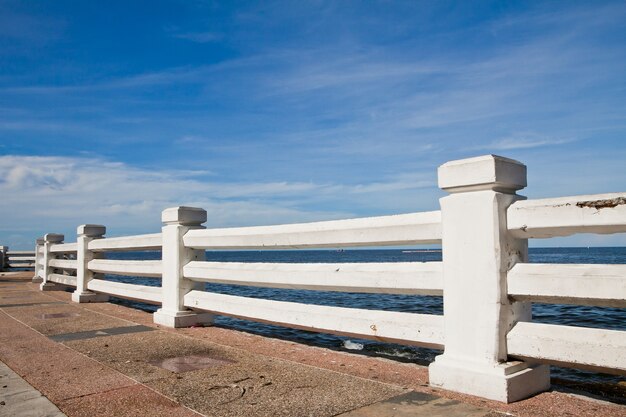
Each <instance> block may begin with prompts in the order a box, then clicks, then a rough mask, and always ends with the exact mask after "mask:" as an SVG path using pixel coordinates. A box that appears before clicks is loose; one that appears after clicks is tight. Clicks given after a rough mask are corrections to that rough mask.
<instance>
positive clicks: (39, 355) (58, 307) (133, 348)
mask: <svg viewBox="0 0 626 417" xmlns="http://www.w3.org/2000/svg"><path fill="white" fill-rule="evenodd" d="M31 277H32V272H28V273H0V361H1V362H2V363H3V364H5V365H6V366H3V364H0V416H15V417H19V416H63V415H67V416H70V417H73V416H96V415H97V416H147V415H150V416H183V417H184V416H203V415H204V416H316V417H317V416H337V415H343V416H349V417H360V416H362V417H366V416H382V417H384V416H398V417H400V416H468V417H487V416H489V417H495V416H499V415H517V416H548V417H549V416H555V417H556V416H607V417H610V416H623V415H625V414H626V407H624V406H622V405H618V404H614V403H609V402H605V401H598V400H595V399H590V398H586V397H584V396H580V395H571V394H567V393H563V392H556V391H552V392H547V393H543V394H540V395H537V396H535V397H533V398H530V399H528V400H524V401H520V402H518V403H514V404H509V405H505V404H500V403H496V402H492V401H486V400H483V399H480V398H476V397H471V396H466V395H461V394H455V393H451V392H447V391H442V390H434V389H432V388H430V387H428V383H427V375H428V373H427V369H426V368H424V367H421V366H417V365H413V364H404V363H398V362H394V361H391V360H386V359H380V358H371V357H364V356H360V355H354V354H350V353H345V352H337V351H332V350H328V349H322V348H317V347H311V346H306V345H300V344H297V343H293V342H288V341H282V340H277V339H270V338H264V337H261V336H257V335H251V334H247V333H243V332H238V331H234V330H228V329H223V328H219V327H206V328H189V329H166V328H161V327H159V326H156V325H154V324H153V323H152V315H151V314H148V313H146V312H143V311H139V310H134V309H131V308H127V307H123V306H120V305H115V304H109V303H98V304H75V303H72V302H71V301H70V293H68V292H60V291H54V292H45V293H44V292H41V291H39V289H38V285H37V284H32V283H31V282H30V278H31ZM9 368H10V369H9ZM42 395H43V396H42Z"/></svg>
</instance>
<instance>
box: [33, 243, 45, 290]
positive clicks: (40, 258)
mask: <svg viewBox="0 0 626 417" xmlns="http://www.w3.org/2000/svg"><path fill="white" fill-rule="evenodd" d="M43 244H44V239H43V238H42V237H39V238H37V240H36V241H35V275H34V276H33V279H32V282H33V283H36V284H38V283H40V282H43V278H42V277H41V275H43V274H42V273H41V271H42V268H41V263H42V261H43V253H40V252H39V251H40V249H42V248H43Z"/></svg>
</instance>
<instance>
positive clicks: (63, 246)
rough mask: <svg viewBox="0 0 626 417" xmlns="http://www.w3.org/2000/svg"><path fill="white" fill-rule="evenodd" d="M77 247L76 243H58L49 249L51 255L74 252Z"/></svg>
mask: <svg viewBox="0 0 626 417" xmlns="http://www.w3.org/2000/svg"><path fill="white" fill-rule="evenodd" d="M77 250H78V246H77V244H76V243H59V244H56V245H52V246H51V247H50V252H52V253H64V252H69V253H71V252H76V251H77Z"/></svg>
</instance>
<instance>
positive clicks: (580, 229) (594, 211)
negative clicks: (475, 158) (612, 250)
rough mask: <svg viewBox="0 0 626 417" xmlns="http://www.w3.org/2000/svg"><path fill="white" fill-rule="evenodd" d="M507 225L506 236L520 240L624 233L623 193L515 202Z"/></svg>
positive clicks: (625, 197)
mask: <svg viewBox="0 0 626 417" xmlns="http://www.w3.org/2000/svg"><path fill="white" fill-rule="evenodd" d="M507 222H508V224H507V227H508V229H509V232H510V233H511V234H512V235H513V236H515V237H517V238H521V239H530V238H550V237H557V236H569V235H572V234H575V233H601V234H606V233H624V232H626V192H624V193H614V194H596V195H580V196H574V197H562V198H547V199H542V200H522V201H517V202H515V203H513V204H512V205H511V206H510V207H509V209H508V211H507Z"/></svg>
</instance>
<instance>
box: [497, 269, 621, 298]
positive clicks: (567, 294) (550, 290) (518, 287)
mask: <svg viewBox="0 0 626 417" xmlns="http://www.w3.org/2000/svg"><path fill="white" fill-rule="evenodd" d="M508 292H509V296H510V297H512V298H514V299H515V300H520V301H537V302H544V303H562V304H578V305H596V306H605V307H621V308H624V307H626V265H598V264H594V265H582V264H525V263H521V264H517V265H515V266H514V267H513V268H512V269H511V270H510V271H509V274H508Z"/></svg>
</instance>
